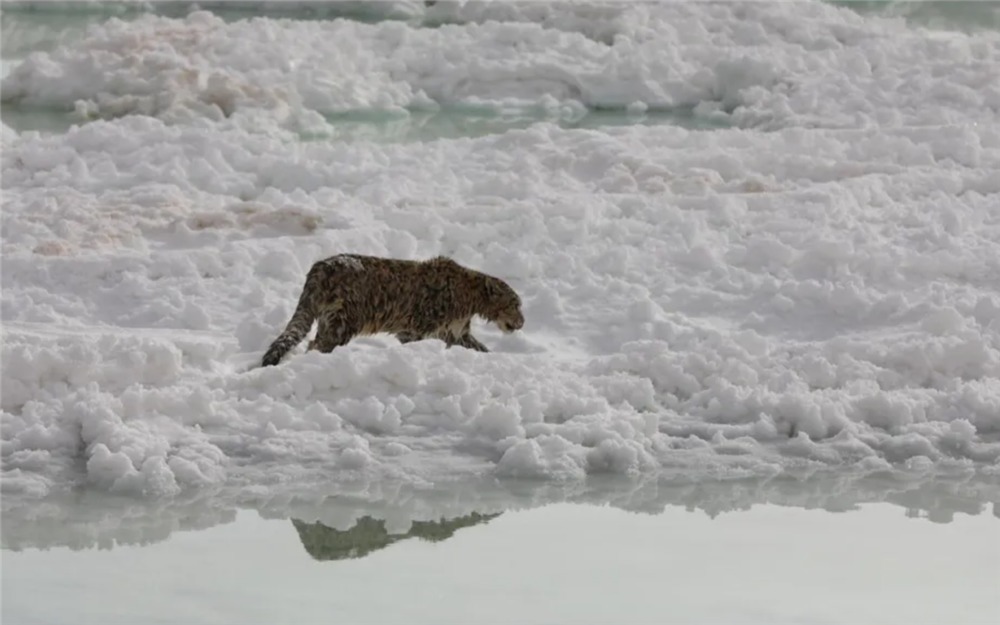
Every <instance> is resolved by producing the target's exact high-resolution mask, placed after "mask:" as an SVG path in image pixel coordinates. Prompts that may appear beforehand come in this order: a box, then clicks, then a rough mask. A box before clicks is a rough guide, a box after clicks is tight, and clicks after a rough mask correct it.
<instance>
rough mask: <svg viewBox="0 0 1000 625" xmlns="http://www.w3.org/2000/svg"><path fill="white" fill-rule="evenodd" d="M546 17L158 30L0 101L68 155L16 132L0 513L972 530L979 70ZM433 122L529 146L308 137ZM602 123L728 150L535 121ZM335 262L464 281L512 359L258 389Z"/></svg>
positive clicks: (393, 359) (836, 16)
mask: <svg viewBox="0 0 1000 625" xmlns="http://www.w3.org/2000/svg"><path fill="white" fill-rule="evenodd" d="M538 6H541V8H540V9H539V8H538ZM538 6H535V7H534V8H533V7H532V6H528V5H526V6H525V7H523V8H519V6H511V5H500V6H496V7H492V6H491V7H488V8H484V7H482V6H474V5H466V6H464V7H460V6H455V5H449V4H447V3H442V4H441V5H440V6H436V7H433V8H431V9H424V8H423V5H422V4H421V5H408V4H399V5H398V6H397V7H395V8H394V9H393V10H394V11H402V12H403V13H404V15H403V17H404V18H405V17H406V15H409V14H408V13H406V12H407V11H416V12H418V14H419V15H418V17H419V16H421V15H422V16H424V17H427V16H426V15H425V14H423V13H420V12H422V11H437V12H438V13H437V14H432V15H431V16H430V17H427V19H428V21H430V20H431V19H432V18H433V19H434V20H438V21H442V22H448V24H446V25H443V26H440V27H438V28H430V27H426V26H424V25H423V22H421V21H420V20H416V21H414V20H412V19H411V20H410V21H407V19H409V18H407V19H400V20H394V21H380V22H377V23H373V24H370V23H362V22H358V21H351V20H337V21H298V20H287V19H280V20H279V19H252V20H235V21H228V22H227V21H223V20H222V19H219V18H217V17H215V16H213V15H212V14H210V13H206V12H196V13H193V14H191V15H190V16H187V17H182V18H166V17H156V16H146V17H142V18H139V19H136V20H133V21H128V22H124V21H117V20H112V21H110V22H107V23H104V24H103V25H97V26H92V27H91V28H90V29H88V30H87V32H86V33H85V35H83V36H82V38H81V39H80V40H79V41H77V42H75V43H73V44H72V45H65V46H59V45H56V46H54V47H53V48H52V50H51V51H50V52H44V53H35V54H33V55H30V56H28V57H27V58H26V59H25V60H24V61H23V62H21V63H19V64H16V65H14V66H13V67H12V68H10V73H9V74H8V75H7V77H6V78H4V80H3V83H2V97H3V100H4V105H5V106H21V107H45V108H47V109H49V110H54V111H65V112H67V113H69V112H72V114H74V115H76V116H78V117H77V118H78V119H79V120H81V121H83V120H93V121H89V122H88V123H85V124H82V125H81V126H79V127H77V128H74V129H72V130H70V131H69V132H66V133H64V134H44V135H43V134H38V133H33V132H18V131H15V130H13V129H11V128H9V127H7V126H4V128H3V137H2V141H3V152H2V176H3V217H2V219H3V240H2V254H3V265H2V280H3V294H2V319H3V373H2V406H0V407H2V411H3V414H2V417H3V428H2V434H3V442H2V447H0V450H2V456H3V482H2V485H3V493H4V501H5V507H6V506H7V505H10V506H14V505H15V504H14V503H11V504H7V502H8V501H12V502H18V501H31V500H32V499H36V498H41V497H46V496H50V497H58V496H62V495H64V494H66V493H68V492H70V491H72V489H74V488H75V487H78V486H81V485H87V486H90V487H92V488H94V489H97V490H100V491H107V492H110V493H113V494H118V495H125V496H129V497H137V498H142V499H144V500H153V501H157V500H161V499H162V498H169V497H176V498H195V499H198V498H200V497H204V496H206V495H209V494H211V495H212V496H215V497H221V498H225V499H226V500H227V501H230V502H234V501H240V502H251V501H252V502H256V504H257V505H263V504H262V502H266V501H268V500H271V499H274V498H277V499H280V498H281V497H284V496H287V494H288V493H290V492H297V491H300V490H303V489H307V488H310V487H319V486H322V487H323V488H329V489H333V490H337V489H344V490H348V489H349V488H350V485H351V484H357V483H362V484H377V483H380V482H384V483H387V484H389V483H391V484H400V485H402V486H401V488H412V489H426V488H430V487H431V486H433V485H435V484H436V485H441V484H447V483H449V481H454V483H456V484H460V483H472V482H474V481H477V480H478V481H483V483H489V482H491V481H494V480H497V479H506V478H528V479H531V480H539V481H541V482H543V483H546V484H549V483H551V484H560V485H562V486H561V487H572V485H574V484H578V485H579V484H584V483H585V482H586V480H588V479H593V478H600V477H616V476H625V477H626V478H628V479H631V480H635V481H642V480H649V479H653V480H657V481H658V480H677V481H681V482H689V483H690V482H695V483H697V482H699V481H706V480H718V479H723V480H726V479H737V478H751V479H758V480H760V479H765V478H768V477H774V476H778V477H790V476H797V475H802V474H808V473H810V472H815V471H820V472H832V473H835V474H836V473H840V474H843V475H850V476H862V477H887V478H888V477H891V478H892V479H897V480H932V479H937V478H944V477H949V478H956V479H962V480H975V483H976V484H978V485H980V486H977V488H978V489H981V490H980V491H978V492H981V497H982V498H981V500H982V501H989V500H993V501H996V500H997V499H998V492H1000V123H998V122H1000V33H997V32H995V31H983V32H960V31H929V30H925V29H923V28H919V27H915V26H913V25H912V24H908V23H907V22H905V21H904V20H903V19H890V18H879V17H871V16H869V17H864V18H862V17H860V16H858V15H857V14H856V13H854V12H852V11H851V10H849V9H845V8H840V7H835V6H830V5H827V4H822V3H818V2H796V3H734V4H716V3H712V4H704V3H668V4H656V5H632V4H627V3H613V4H610V5H606V6H603V7H596V8H595V7H584V6H569V7H567V6H563V7H559V6H553V5H538ZM491 11H493V12H494V13H493V14H492V15H487V14H488V13H490V12H491ZM491 16H492V17H495V18H502V19H500V20H499V21H495V20H494V21H491V20H489V19H487V18H488V17H491ZM421 19H423V18H421ZM438 108H441V109H444V110H446V111H447V110H469V109H470V108H471V109H474V110H480V111H488V112H491V114H495V115H498V116H502V115H510V114H514V113H518V112H519V113H524V112H529V113H531V114H533V115H540V116H548V117H549V118H550V119H551V120H552V121H549V122H543V123H538V124H536V125H533V126H531V127H529V128H526V129H520V130H512V131H509V132H506V133H504V134H493V135H487V136H482V137H477V138H458V139H441V140H437V141H425V142H410V143H388V142H385V141H374V140H364V139H359V140H354V141H350V142H344V141H337V140H336V138H337V129H336V125H335V123H333V122H331V121H330V120H331V116H336V115H338V114H343V113H345V112H351V111H358V110H363V111H375V112H378V113H379V114H387V113H388V114H393V115H399V116H400V117H401V119H406V118H407V117H408V116H410V115H413V114H414V112H421V111H426V110H435V109H438ZM595 108H610V109H614V110H618V111H619V112H620V113H621V114H622V115H625V114H630V115H633V116H635V117H636V118H641V116H642V115H644V114H649V112H651V111H678V110H682V111H686V112H688V113H689V114H691V115H694V116H697V117H699V118H700V119H704V120H706V123H711V124H714V125H725V126H726V127H724V128H715V129H711V130H707V129H706V130H690V129H684V128H680V127H677V126H669V125H659V126H625V127H616V128H604V129H598V130H593V129H591V130H581V129H571V128H563V127H561V126H560V125H558V124H557V123H555V121H558V120H562V119H566V118H575V117H578V116H580V115H583V114H586V113H587V112H588V111H590V110H593V109H595ZM340 252H358V253H369V254H381V255H391V256H396V257H403V258H423V257H428V256H431V255H436V254H449V255H452V256H453V257H455V258H456V259H457V260H458V261H459V262H462V263H464V264H467V265H469V266H472V267H476V268H478V269H481V270H483V271H487V272H491V273H493V274H495V275H498V276H500V277H502V278H504V279H506V280H508V281H509V282H510V283H511V284H512V285H513V286H514V287H515V288H516V289H517V290H518V291H519V292H520V293H521V294H522V297H523V299H524V302H525V313H526V317H527V323H526V325H525V328H524V330H523V331H522V332H520V333H518V334H515V335H512V336H505V337H502V336H500V334H499V333H498V332H497V331H496V330H495V329H493V328H488V327H485V326H482V327H477V328H476V331H477V332H478V333H479V334H480V336H481V339H482V340H483V341H484V342H485V343H487V344H488V345H489V346H490V347H491V348H492V349H493V350H494V351H493V352H492V353H489V354H480V353H475V352H470V351H466V350H463V349H460V348H456V349H451V350H445V349H444V348H443V345H442V344H440V343H436V342H422V343H416V344H410V345H406V346H401V345H399V344H398V343H396V342H395V341H394V340H392V339H389V338H381V337H378V338H372V339H366V340H359V341H356V342H355V343H352V344H351V345H350V346H348V347H346V348H343V349H338V350H336V351H335V352H334V353H332V354H329V355H322V354H318V353H309V354H302V353H301V348H300V350H299V352H298V353H296V355H294V356H292V357H291V358H289V359H288V360H287V361H286V362H285V363H283V364H282V365H281V366H278V367H273V368H268V369H259V368H253V364H254V363H255V362H257V361H258V360H259V358H260V355H261V352H262V350H263V348H264V347H265V346H266V344H267V343H268V342H269V341H270V340H271V339H273V338H274V336H276V335H277V333H278V332H279V331H280V329H281V327H282V326H283V325H284V323H285V322H286V321H287V319H288V316H289V315H290V313H291V311H292V309H293V307H294V304H295V300H296V298H297V296H298V294H299V290H300V288H301V283H302V279H303V276H304V274H305V271H306V270H307V268H308V267H309V265H310V264H311V263H312V262H313V261H315V260H317V259H319V258H322V257H324V256H327V255H330V254H334V253H340ZM852 479H853V478H852ZM11 497H14V499H11ZM6 512H10V509H8V510H5V513H6ZM33 514H34V513H33Z"/></svg>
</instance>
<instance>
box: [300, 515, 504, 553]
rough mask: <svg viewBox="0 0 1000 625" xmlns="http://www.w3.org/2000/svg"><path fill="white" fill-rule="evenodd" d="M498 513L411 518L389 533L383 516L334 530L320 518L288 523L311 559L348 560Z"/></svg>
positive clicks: (434, 538) (436, 538)
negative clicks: (407, 524)
mask: <svg viewBox="0 0 1000 625" xmlns="http://www.w3.org/2000/svg"><path fill="white" fill-rule="evenodd" d="M500 514H502V513H500V512H498V513H495V514H479V513H478V512H473V513H472V514H467V515H465V516H462V517H458V518H454V519H448V520H445V519H441V520H440V521H414V522H413V525H412V526H411V528H410V531H408V532H406V533H405V534H390V533H389V531H388V530H386V528H385V521H384V520H382V519H374V518H372V517H370V516H364V517H361V518H360V519H358V522H357V523H355V524H354V527H352V528H351V529H349V530H337V529H333V528H332V527H328V526H326V525H324V524H322V523H320V522H316V523H306V522H305V521H300V520H299V519H292V525H294V526H295V531H296V532H298V533H299V539H300V540H301V541H302V546H303V547H305V549H306V551H307V552H309V555H311V556H312V557H313V559H314V560H321V561H322V560H348V559H351V558H363V557H365V556H366V555H368V554H370V553H372V552H373V551H378V550H379V549H385V548H386V547H388V546H389V545H391V544H393V543H395V542H398V541H400V540H406V539H407V538H414V537H416V538H421V539H423V540H429V541H431V542H440V541H442V540H447V539H449V538H451V537H452V536H453V535H454V534H455V532H456V531H457V530H460V529H462V528H463V527H469V526H472V525H478V524H480V523H486V522H488V521H489V520H490V519H494V518H496V517H498V516H500Z"/></svg>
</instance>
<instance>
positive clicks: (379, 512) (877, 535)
mask: <svg viewBox="0 0 1000 625" xmlns="http://www.w3.org/2000/svg"><path fill="white" fill-rule="evenodd" d="M609 486H613V487H612V488H608V487H609ZM845 487H850V488H849V489H847V488H845ZM511 488H513V489H514V491H517V490H518V489H519V488H520V489H521V490H520V495H521V496H522V497H523V496H524V495H528V496H527V497H523V498H522V504H521V505H516V506H514V507H509V508H508V507H504V506H502V505H499V506H498V505H496V502H497V501H500V499H498V498H494V499H493V500H492V501H493V503H491V502H490V499H489V497H488V494H487V493H482V491H481V494H483V495H484V498H483V499H482V501H481V502H480V505H481V506H482V511H476V510H463V509H462V508H461V504H460V502H461V500H462V499H463V495H462V489H461V487H458V488H456V490H455V492H454V494H453V495H451V496H448V495H446V494H444V493H439V496H437V497H433V496H428V495H427V494H426V493H425V494H424V495H416V494H413V493H411V494H410V495H411V496H404V497H400V498H398V499H396V500H395V503H393V504H390V505H388V506H381V505H373V506H366V505H362V504H360V503H359V501H360V500H359V499H351V498H338V497H332V498H325V499H322V500H309V499H300V500H298V501H295V502H292V501H286V502H284V503H281V502H271V503H270V504H268V505H264V506H263V507H261V508H260V509H258V510H256V511H250V510H246V509H243V510H237V509H235V508H229V509H222V508H219V507H215V506H214V505H212V504H210V503H208V502H206V501H201V502H189V503H188V504H182V505H179V506H177V507H174V508H162V509H155V507H151V508H148V509H143V507H142V506H141V505H132V506H130V507H129V506H126V507H125V508H123V509H122V510H121V513H114V512H113V511H112V510H111V509H109V508H108V507H106V506H107V503H108V502H107V501H104V500H102V499H101V498H96V497H91V498H87V497H85V498H83V499H81V500H78V501H77V502H76V503H72V504H69V503H63V504H61V506H60V507H59V508H58V511H57V510H56V509H55V508H49V509H47V510H45V511H43V512H41V513H40V514H39V519H38V521H37V522H34V523H30V522H29V523H25V522H22V521H21V520H19V519H16V518H15V519H12V520H13V523H8V522H6V521H5V523H4V528H3V547H4V552H3V570H4V576H3V598H4V601H3V615H2V616H3V622H4V623H53V624H55V623H69V622H72V623H78V624H81V625H84V624H90V623H94V624H98V623H100V624H113V623H135V622H143V623H179V622H184V623H237V622H238V623H247V624H252V623H276V622H289V623H292V622H295V623H313V622H321V621H325V620H326V619H328V618H330V617H331V616H333V615H336V618H337V620H338V621H340V622H349V623H397V622H406V623H467V622H475V623H500V622H517V623H610V622H618V620H619V619H623V620H624V622H633V623H652V622H686V623H717V622H740V623H814V622H815V623H831V624H832V623H845V624H846V623H875V622H900V623H909V624H910V625H917V624H921V623H928V624H930V623H942V622H952V623H963V624H969V625H971V624H974V623H984V624H985V623H988V622H995V619H996V618H1000V597H998V595H997V594H996V585H997V582H998V580H1000V578H998V575H1000V573H998V571H1000V541H998V540H997V532H998V529H1000V521H998V518H997V517H998V515H1000V508H998V507H997V503H996V502H992V503H987V502H985V501H979V500H978V496H977V495H976V492H977V490H976V485H975V484H973V483H961V482H955V483H951V484H941V483H933V482H928V483H912V484H901V483H893V482H888V481H887V482H878V481H872V480H864V481H860V482H854V483H851V482H844V481H842V480H805V481H784V482H783V481H780V480H779V481H771V482H769V481H763V482H759V481H747V482H742V483H732V484H725V485H722V484H719V485H714V486H713V485H674V486H668V485H665V484H661V485H659V486H657V485H652V484H647V485H645V486H644V487H638V488H637V487H635V486H634V485H633V490H631V491H629V489H628V487H626V486H625V485H623V484H617V485H604V486H600V487H596V488H594V489H593V490H591V492H590V493H589V494H588V495H587V496H586V497H581V498H577V499H578V501H586V500H587V499H588V498H589V499H591V500H592V501H593V502H594V503H589V504H588V503H565V502H564V503H550V504H547V505H541V506H538V507H536V505H537V504H532V503H531V500H532V498H540V499H543V500H544V499H545V498H546V497H551V496H552V493H551V492H550V493H548V494H546V493H545V492H543V491H542V490H539V487H538V486H537V485H535V486H534V487H532V486H530V485H522V486H520V487H518V486H516V485H514V486H512V487H511ZM838 489H842V490H844V492H841V493H839V494H838V493H837V491H838ZM512 492H513V491H512ZM862 493H863V494H862ZM398 494H399V493H397V495H398ZM564 494H565V493H564ZM466 495H468V493H466ZM494 495H496V496H497V497H499V493H494ZM556 499H558V497H557V498H556ZM859 501H866V502H867V503H858V502H859ZM53 512H56V514H55V515H54V516H50V515H52V514H53ZM17 516H19V515H17V514H16V513H15V517H17Z"/></svg>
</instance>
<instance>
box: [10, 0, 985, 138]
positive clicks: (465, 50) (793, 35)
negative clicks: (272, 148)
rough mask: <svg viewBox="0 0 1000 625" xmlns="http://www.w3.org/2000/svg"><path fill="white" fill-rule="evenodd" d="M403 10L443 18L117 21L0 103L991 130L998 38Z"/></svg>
mask: <svg viewBox="0 0 1000 625" xmlns="http://www.w3.org/2000/svg"><path fill="white" fill-rule="evenodd" d="M394 6H395V5H394ZM397 8H398V7H397ZM388 9H389V11H390V12H392V9H393V6H390V7H388ZM410 9H411V10H412V11H413V12H415V13H418V14H419V13H421V12H423V13H424V14H423V15H422V17H421V19H423V20H426V21H427V22H432V23H440V22H444V23H443V24H442V25H441V26H439V27H437V28H419V27H417V28H415V27H413V26H412V25H410V24H409V23H407V22H406V21H400V20H384V21H381V22H378V23H375V24H366V23H361V22H357V21H352V20H346V19H338V20H330V21H287V20H275V19H250V20H240V21H236V22H229V23H227V22H225V21H224V20H223V19H221V18H219V17H217V16H214V15H213V14H211V13H209V12H205V11H201V12H193V13H191V14H189V15H188V16H187V17H186V18H185V19H174V18H167V17H157V16H145V17H142V18H140V19H138V20H136V21H121V20H118V19H112V20H110V21H108V22H107V23H105V24H103V25H100V26H95V27H92V28H91V29H90V30H89V31H88V36H87V37H86V38H85V39H84V40H83V41H81V42H80V43H78V44H77V45H73V46H66V47H61V48H58V49H56V50H54V51H52V52H51V53H37V54H33V55H31V56H29V57H28V58H27V59H26V60H25V61H24V62H23V63H22V64H21V65H19V66H18V67H17V68H15V69H14V70H13V71H12V72H11V74H10V76H8V77H7V78H5V79H4V81H3V91H4V94H3V98H4V101H5V102H21V103H27V104H32V105H42V106H52V107H61V108H64V109H67V110H75V111H76V112H77V113H78V114H80V115H81V116H82V117H85V118H89V117H94V116H105V117H106V116H118V115H123V114H126V113H132V112H138V113H142V114H146V115H155V116H158V117H162V118H164V119H169V120H172V121H190V120H191V119H192V118H199V117H206V118H208V119H211V120H215V121H221V120H223V119H225V118H228V117H231V116H235V117H237V118H239V119H243V120H245V121H246V122H247V123H248V124H259V123H261V118H262V117H263V118H266V119H267V120H268V121H269V122H272V123H277V124H280V125H282V126H285V127H288V128H293V129H297V130H299V131H302V132H309V133H322V132H328V133H330V132H332V130H331V129H330V127H329V125H328V124H327V123H326V122H325V121H324V119H323V117H322V114H331V113H337V112H344V111H350V110H360V109H385V110H390V111H401V110H405V109H416V110H419V109H427V108H430V109H435V108H437V107H440V106H474V107H487V108H491V109H497V110H501V111H502V110H508V109H511V108H514V109H517V108H525V107H527V108H535V109H542V110H545V111H548V112H550V113H551V114H552V115H555V116H570V117H572V116H575V115H577V114H579V111H580V110H581V106H580V105H581V104H582V105H584V106H587V107H602V108H618V109H628V110H629V111H633V112H641V111H643V110H646V109H649V108H653V109H673V108H695V109H696V110H698V111H699V112H701V113H703V114H705V115H707V116H715V117H722V118H727V119H731V120H732V121H733V122H735V123H737V124H739V125H741V126H747V127H769V128H779V127H787V126H789V125H797V126H803V125H805V126H825V127H840V128H847V127H850V128H856V127H869V126H876V125H877V126H880V127H886V126H892V127H899V126H910V125H929V124H950V123H964V122H970V121H979V122H981V123H989V122H990V121H991V120H992V119H993V116H994V115H995V112H996V110H997V108H998V107H1000V52H998V50H997V46H996V34H995V33H976V34H965V33H945V32H928V31H925V30H920V29H913V28H910V27H908V26H907V25H906V23H905V22H904V21H903V20H902V19H884V18H882V19H871V18H865V17H862V16H860V15H857V14H854V13H853V12H851V11H849V10H847V9H844V8H837V7H833V6H829V5H826V4H823V3H819V2H797V3H795V5H794V6H793V7H788V6H787V4H786V3H774V2H768V3H759V2H749V3H721V4H720V3H699V2H694V3H687V2H684V3H681V2H669V3H650V4H642V5H640V6H630V5H629V3H610V4H608V5H606V6H603V7H600V6H598V7H590V6H586V5H578V4H574V3H569V4H563V5H554V6H546V5H545V4H544V3H540V6H536V5H535V4H524V3H520V4H515V5H513V6H512V5H510V4H504V3H468V4H466V3H447V2H442V3H438V4H437V5H435V6H433V7H430V8H425V7H422V6H421V5H417V6H412V7H410ZM449 22H450V23H449ZM609 44H613V45H609ZM928 98H930V99H931V100H932V101H933V106H927V100H928Z"/></svg>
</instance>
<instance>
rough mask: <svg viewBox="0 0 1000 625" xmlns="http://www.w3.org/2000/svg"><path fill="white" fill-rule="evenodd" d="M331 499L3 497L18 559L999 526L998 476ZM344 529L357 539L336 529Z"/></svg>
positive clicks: (408, 489)
mask: <svg viewBox="0 0 1000 625" xmlns="http://www.w3.org/2000/svg"><path fill="white" fill-rule="evenodd" d="M327 488H329V490H326V491H323V492H320V491H317V490H303V491H302V492H301V493H298V494H296V495H290V494H289V493H287V492H274V493H270V492H269V493H264V494H260V493H257V494H253V495H251V494H248V493H247V492H245V491H239V490H219V491H215V492H211V491H209V492H197V493H193V494H192V495H190V497H189V498H187V499H185V498H182V497H177V498H173V499H163V500H156V499H153V500H143V499H134V498H128V497H114V496H110V495H107V494H103V493H99V492H93V491H83V492H80V493H75V494H72V495H63V496H54V497H48V498H46V499H42V500H39V499H33V498H31V497H24V496H18V495H12V494H5V495H4V496H3V497H2V498H0V513H2V517H3V523H2V524H0V538H2V547H3V549H10V550H19V549H31V548H49V547H69V548H71V549H90V548H100V549H110V548H114V547H117V546H120V545H145V544H150V543H156V542H160V541H163V540H166V539H167V538H168V537H169V536H170V535H171V534H172V533H173V532H177V531H193V530H199V529H207V528H209V527H213V526H216V525H220V524H223V523H229V522H232V521H233V520H234V519H235V518H236V512H237V510H240V509H249V510H256V511H257V512H258V513H259V514H260V515H261V516H263V517H265V518H274V519H295V521H294V523H295V524H296V529H297V530H298V531H299V535H300V537H302V539H303V544H305V545H306V549H307V550H308V551H309V552H310V553H311V554H313V556H314V557H316V558H317V559H331V558H334V557H335V556H334V554H337V553H341V554H344V555H340V556H339V557H345V555H348V554H349V552H350V550H351V549H354V548H356V549H358V555H363V553H361V551H363V550H367V552H371V551H373V550H375V549H380V548H382V547H384V546H386V545H389V544H391V543H392V542H394V541H397V540H401V539H403V538H406V537H413V536H417V537H421V538H426V539H432V540H433V539H434V538H432V537H440V538H438V539H441V538H445V537H447V536H450V535H451V533H452V532H454V531H455V530H456V529H458V528H460V527H466V526H468V525H473V524H475V523H482V522H485V521H488V520H489V519H490V518H492V517H493V516H494V515H495V514H496V513H500V512H503V511H505V510H509V509H512V508H518V509H529V508H537V507H541V506H545V505H548V504H552V503H578V504H593V505H599V506H612V507H615V508H619V509H622V510H627V511H631V512H641V513H647V514H660V513H662V512H663V510H664V509H665V508H666V507H668V506H679V507H683V508H685V509H687V510H689V511H691V512H697V513H703V514H706V515H708V516H709V517H711V518H715V517H717V516H718V515H720V514H724V513H733V512H736V511H740V510H749V509H751V508H752V507H753V506H755V505H759V504H770V505H778V506H788V507H795V508H802V509H822V510H827V511H830V512H848V511H851V510H856V509H858V508H859V507H860V506H861V505H862V504H867V503H878V502H886V503H891V504H895V505H897V506H900V508H901V514H904V515H905V516H908V517H918V518H920V519H926V520H929V521H932V522H935V523H948V522H951V521H952V520H953V519H954V517H955V515H956V514H969V515H978V514H983V513H985V514H989V515H993V516H995V517H998V518H1000V477H998V476H990V475H977V476H970V477H966V478H962V479H944V478H941V477H939V476H934V475H926V476H913V475H908V476H902V475H882V476H872V475H867V476H865V475H854V474H846V473H828V474H819V475H816V474H813V475H803V476H801V477H798V478H793V477H788V476H785V477H777V478H756V479H744V480H719V481H694V482H692V481H683V480H682V479H681V478H675V479H665V478H662V477H661V478H659V479H657V478H656V477H649V478H646V479H627V478H593V479H589V480H587V481H584V482H578V483H577V482H574V483H564V484H558V483H552V482H538V481H504V480H495V479H483V480H478V481H469V482H458V483H450V484H448V486H447V487H446V488H445V487H442V488H438V489H426V488H420V489H417V488H414V487H412V486H410V485H407V484H395V483H390V482H387V481H379V482H371V483H367V482H364V483H358V484H354V485H351V486H349V485H345V484H339V485H336V486H328V487H327ZM366 519H367V520H366ZM376 519H385V521H382V520H376ZM440 519H449V520H447V521H440ZM317 527H319V529H315V528H317ZM337 527H339V528H352V529H346V530H335V529H330V528H337ZM324 529H325V530H326V531H323V530H324ZM307 536H308V538H306V537H307ZM352 542H353V546H351V547H346V545H348V543H352ZM348 557H349V555H348Z"/></svg>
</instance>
